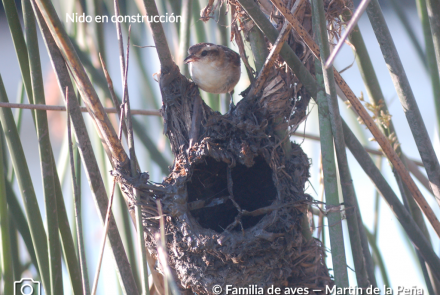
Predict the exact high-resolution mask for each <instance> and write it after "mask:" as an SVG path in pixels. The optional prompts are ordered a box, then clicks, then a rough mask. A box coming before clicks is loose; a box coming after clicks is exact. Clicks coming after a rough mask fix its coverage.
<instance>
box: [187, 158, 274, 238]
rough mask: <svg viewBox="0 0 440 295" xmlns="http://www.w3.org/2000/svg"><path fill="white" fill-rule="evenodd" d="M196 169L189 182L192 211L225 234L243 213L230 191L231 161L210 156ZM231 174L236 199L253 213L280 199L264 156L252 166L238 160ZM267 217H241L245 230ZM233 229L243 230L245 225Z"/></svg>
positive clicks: (198, 219)
mask: <svg viewBox="0 0 440 295" xmlns="http://www.w3.org/2000/svg"><path fill="white" fill-rule="evenodd" d="M193 169H194V170H193V174H192V177H191V181H190V182H188V183H187V191H188V206H189V209H190V211H191V214H192V215H193V217H194V218H195V219H196V220H197V221H198V222H199V224H200V225H201V226H202V227H204V228H209V229H212V230H214V231H216V232H218V233H222V232H223V231H224V230H225V229H226V228H227V227H228V225H230V224H232V223H234V221H235V218H236V217H237V216H238V214H239V212H238V210H237V208H236V207H235V206H234V204H233V202H232V201H231V199H230V194H229V192H228V179H227V169H228V167H227V164H226V163H224V162H217V161H216V160H215V159H213V158H211V157H206V158H205V161H204V162H202V163H199V164H196V165H195V166H194V168H193ZM231 176H232V183H233V184H232V192H233V195H234V200H235V201H236V202H237V204H238V205H239V206H240V208H241V209H242V210H246V211H249V212H250V211H254V210H256V209H259V208H263V207H267V206H270V204H271V203H272V202H273V201H274V200H275V199H276V195H277V190H276V187H275V184H274V182H273V180H272V169H271V168H270V167H269V165H268V164H267V163H266V161H265V160H264V158H263V157H261V156H258V157H256V158H255V159H254V165H253V166H252V167H246V166H245V165H243V164H240V163H237V165H236V166H235V167H234V168H232V170H231ZM263 217H264V215H259V216H241V224H242V226H243V229H246V228H250V227H252V226H254V225H256V224H257V223H258V222H259V221H260V220H261V219H262V218H263ZM233 230H234V231H239V230H241V226H240V225H237V226H235V227H234V228H233Z"/></svg>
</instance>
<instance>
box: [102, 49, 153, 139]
mask: <svg viewBox="0 0 440 295" xmlns="http://www.w3.org/2000/svg"><path fill="white" fill-rule="evenodd" d="M99 60H100V61H101V65H102V71H103V72H104V76H105V79H106V80H107V85H108V90H109V91H110V97H111V99H112V101H113V105H114V106H115V109H116V112H117V113H118V114H121V106H120V105H119V101H118V99H117V98H116V93H115V90H114V89H113V82H112V79H111V78H110V75H109V73H108V71H107V66H106V64H105V62H104V60H103V59H102V57H101V53H99ZM159 116H160V112H159ZM119 120H121V117H119ZM122 131H123V132H124V135H125V139H127V126H126V125H125V122H122Z"/></svg>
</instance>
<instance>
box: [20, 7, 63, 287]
mask: <svg viewBox="0 0 440 295" xmlns="http://www.w3.org/2000/svg"><path fill="white" fill-rule="evenodd" d="M22 7H23V18H24V25H25V32H26V41H27V45H28V46H27V48H28V54H29V64H30V73H31V81H32V94H33V102H34V103H38V104H45V96H44V84H43V75H42V72H41V64H40V55H39V54H40V52H39V50H38V39H37V29H36V25H35V17H34V13H33V11H32V6H31V3H30V1H29V0H23V1H22ZM35 118H36V125H37V137H38V148H39V154H40V161H41V173H42V179H43V193H44V201H45V205H46V222H47V244H48V246H49V248H48V251H49V252H48V253H49V271H50V284H51V291H50V292H51V294H62V293H63V278H62V268H61V250H60V240H59V234H58V230H59V228H58V215H57V214H54V213H56V211H57V199H56V189H55V180H54V171H53V169H54V167H55V165H54V164H55V163H53V162H52V153H51V152H48V151H50V150H51V149H52V145H51V142H50V138H49V124H48V121H47V113H46V112H45V111H38V112H35ZM46 292H47V290H46Z"/></svg>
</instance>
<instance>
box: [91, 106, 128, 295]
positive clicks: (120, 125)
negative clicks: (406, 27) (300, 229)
mask: <svg viewBox="0 0 440 295" xmlns="http://www.w3.org/2000/svg"><path fill="white" fill-rule="evenodd" d="M123 116H124V108H122V110H121V115H120V118H121V120H120V121H119V135H118V138H119V140H121V137H122V122H123V121H124V120H123ZM115 187H116V177H114V178H113V184H112V193H111V195H110V200H109V202H108V208H107V214H106V216H105V223H104V235H103V237H102V243H101V252H100V255H99V259H98V266H97V268H96V274H95V279H94V281H93V288H92V293H91V294H92V295H95V294H96V289H97V288H98V280H99V273H100V271H101V265H102V258H103V257H104V249H105V240H106V238H107V232H108V227H109V224H110V222H109V221H110V215H111V212H112V204H113V197H114V195H115Z"/></svg>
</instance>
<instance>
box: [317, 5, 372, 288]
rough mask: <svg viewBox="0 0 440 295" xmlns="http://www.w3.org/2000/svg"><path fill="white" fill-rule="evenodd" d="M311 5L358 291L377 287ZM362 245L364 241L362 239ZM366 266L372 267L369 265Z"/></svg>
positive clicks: (323, 37)
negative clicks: (359, 288) (370, 268)
mask: <svg viewBox="0 0 440 295" xmlns="http://www.w3.org/2000/svg"><path fill="white" fill-rule="evenodd" d="M312 3H313V5H312V11H313V12H312V16H313V17H312V20H313V24H314V26H313V28H314V33H315V35H316V39H317V41H318V42H317V43H318V45H319V48H320V53H321V65H322V67H323V74H324V82H325V89H326V92H327V99H328V106H329V110H330V122H331V128H332V132H333V136H334V138H335V140H334V144H335V149H336V156H337V160H338V168H339V175H340V179H341V188H342V195H343V198H344V203H345V207H346V216H347V225H348V230H349V233H350V235H349V236H350V244H351V248H352V253H353V261H354V266H355V271H356V279H357V284H358V286H360V287H362V288H367V287H368V286H369V285H370V284H373V286H377V283H376V279H375V277H374V271H373V270H371V271H370V272H368V274H367V267H366V265H365V262H364V260H365V261H368V260H369V261H371V254H370V252H369V248H368V242H366V245H362V243H361V235H362V234H364V235H365V232H363V228H362V226H363V222H362V218H361V215H360V214H361V213H360V210H359V208H358V204H357V200H356V193H355V190H354V187H353V180H352V178H351V175H350V170H349V167H348V161H347V154H346V151H345V144H344V132H343V130H342V123H341V116H340V114H339V105H338V97H337V94H336V85H335V78H334V74H333V68H330V69H328V70H326V69H325V61H326V60H327V59H328V58H329V55H330V47H329V42H328V37H327V27H326V20H325V11H324V3H323V2H322V1H319V0H313V1H312ZM365 241H367V238H366V237H365ZM364 248H366V249H364ZM370 264H371V265H372V261H371V262H370ZM369 276H372V277H369Z"/></svg>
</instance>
